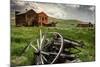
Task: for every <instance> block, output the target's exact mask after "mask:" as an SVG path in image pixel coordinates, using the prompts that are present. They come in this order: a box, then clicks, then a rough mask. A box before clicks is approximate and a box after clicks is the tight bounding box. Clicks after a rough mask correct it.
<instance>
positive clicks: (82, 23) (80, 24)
mask: <svg viewBox="0 0 100 67" xmlns="http://www.w3.org/2000/svg"><path fill="white" fill-rule="evenodd" d="M93 26H94V25H93V24H92V23H91V22H80V23H79V24H78V25H77V27H93Z"/></svg>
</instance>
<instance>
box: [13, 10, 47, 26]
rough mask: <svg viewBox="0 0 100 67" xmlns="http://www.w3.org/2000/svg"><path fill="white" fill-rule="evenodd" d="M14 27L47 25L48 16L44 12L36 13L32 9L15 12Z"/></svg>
mask: <svg viewBox="0 0 100 67" xmlns="http://www.w3.org/2000/svg"><path fill="white" fill-rule="evenodd" d="M15 22H16V26H40V25H48V24H49V23H48V16H47V15H46V14H45V13H44V12H40V13H36V12H35V11H34V10H33V9H30V10H27V9H26V10H25V11H23V12H19V11H16V12H15Z"/></svg>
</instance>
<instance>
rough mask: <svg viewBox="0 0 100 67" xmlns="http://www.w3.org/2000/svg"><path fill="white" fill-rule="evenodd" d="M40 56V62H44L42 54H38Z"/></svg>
mask: <svg viewBox="0 0 100 67" xmlns="http://www.w3.org/2000/svg"><path fill="white" fill-rule="evenodd" d="M40 58H41V63H42V64H44V61H43V57H42V55H40Z"/></svg>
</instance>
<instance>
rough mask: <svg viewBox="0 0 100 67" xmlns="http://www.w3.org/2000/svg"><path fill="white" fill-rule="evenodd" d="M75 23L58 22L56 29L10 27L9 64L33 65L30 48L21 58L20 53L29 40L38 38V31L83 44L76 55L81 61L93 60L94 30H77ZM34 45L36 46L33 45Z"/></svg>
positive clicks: (32, 53) (32, 51) (32, 54)
mask: <svg viewBox="0 0 100 67" xmlns="http://www.w3.org/2000/svg"><path fill="white" fill-rule="evenodd" d="M76 22H77V21H74V20H73V21H59V23H57V26H56V27H16V26H14V25H13V26H12V27H11V64H14V65H32V64H34V59H35V55H34V50H33V49H32V48H30V49H29V50H28V51H27V52H26V53H24V54H23V55H22V56H20V55H21V52H22V51H23V49H24V47H25V46H26V45H27V44H29V42H30V41H31V40H35V39H36V38H38V37H39V30H40V29H42V31H43V32H53V31H56V32H59V33H60V34H61V35H62V36H63V37H64V38H70V39H73V40H76V41H83V42H84V43H85V47H84V49H81V51H82V52H80V53H79V54H77V55H78V56H79V58H80V60H81V61H83V62H87V61H94V60H95V29H94V28H78V27H76ZM34 45H36V44H35V43H34Z"/></svg>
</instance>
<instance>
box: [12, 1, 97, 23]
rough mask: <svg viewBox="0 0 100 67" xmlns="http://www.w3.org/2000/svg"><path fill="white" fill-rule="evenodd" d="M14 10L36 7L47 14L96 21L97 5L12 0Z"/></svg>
mask: <svg viewBox="0 0 100 67" xmlns="http://www.w3.org/2000/svg"><path fill="white" fill-rule="evenodd" d="M11 9H12V10H20V11H23V10H25V9H34V10H35V11H36V12H41V11H43V12H45V13H46V14H47V15H49V16H51V17H55V18H61V19H78V20H82V21H89V22H94V21H95V20H94V14H95V13H94V10H95V7H94V6H91V5H78V4H61V3H44V2H42V3H41V2H28V1H27V2H25V1H20V2H17V1H15V0H12V2H11Z"/></svg>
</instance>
